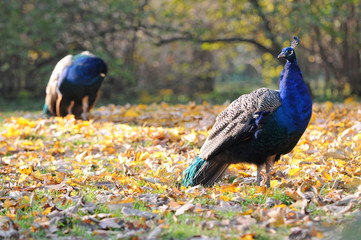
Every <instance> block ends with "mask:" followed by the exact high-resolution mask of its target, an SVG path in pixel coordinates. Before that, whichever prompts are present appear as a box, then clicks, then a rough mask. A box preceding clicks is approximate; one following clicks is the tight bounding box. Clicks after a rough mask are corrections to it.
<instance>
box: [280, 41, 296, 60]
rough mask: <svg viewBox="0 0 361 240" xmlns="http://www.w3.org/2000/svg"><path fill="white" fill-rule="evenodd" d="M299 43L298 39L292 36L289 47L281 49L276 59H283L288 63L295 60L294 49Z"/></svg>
mask: <svg viewBox="0 0 361 240" xmlns="http://www.w3.org/2000/svg"><path fill="white" fill-rule="evenodd" d="M299 43H300V39H299V38H298V37H296V36H293V40H292V43H291V47H286V48H284V49H282V52H281V53H280V54H279V55H278V58H285V59H287V60H288V61H290V62H292V61H294V60H296V52H295V50H294V48H295V47H296V46H297V44H299Z"/></svg>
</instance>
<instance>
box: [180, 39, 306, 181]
mask: <svg viewBox="0 0 361 240" xmlns="http://www.w3.org/2000/svg"><path fill="white" fill-rule="evenodd" d="M299 42H300V40H299V39H298V38H297V37H293V40H292V43H291V47H286V48H284V49H283V50H282V52H281V53H280V54H279V55H278V58H284V59H286V60H287V62H286V64H285V66H284V68H283V70H282V72H281V76H280V85H279V87H280V88H279V91H275V90H271V89H267V88H260V89H257V90H255V91H253V92H251V93H249V94H245V95H241V96H240V97H239V98H238V99H236V100H235V101H233V102H232V103H231V104H230V105H229V106H228V107H227V108H226V109H225V110H223V111H222V112H221V113H220V114H219V115H218V116H217V118H216V122H215V124H214V125H213V127H212V130H211V132H210V134H209V136H208V137H207V139H206V141H205V143H204V144H203V146H202V147H201V149H200V154H199V155H198V156H197V157H196V158H195V159H194V160H193V162H192V163H191V165H190V166H189V167H188V168H187V169H186V170H185V172H184V177H183V181H182V185H184V186H186V187H188V186H195V185H198V184H201V185H203V186H205V187H209V186H212V185H213V184H214V183H215V182H216V181H218V180H219V179H220V178H221V177H222V175H223V174H224V172H225V171H226V170H227V168H228V167H229V166H230V164H235V163H240V162H246V163H253V164H256V166H257V185H258V186H260V184H261V169H262V168H263V167H264V166H265V169H266V175H267V180H266V186H267V187H268V188H269V187H270V167H271V165H273V163H274V162H275V161H277V160H279V159H280V157H281V155H282V154H286V153H288V152H290V151H291V150H292V149H293V148H294V147H295V146H296V144H297V142H298V140H299V139H300V137H301V136H302V134H303V133H304V131H305V130H306V128H307V125H308V123H309V121H310V118H311V114H312V100H311V96H310V93H309V90H308V88H307V86H306V84H305V82H304V80H303V78H302V72H301V70H300V68H299V66H298V64H297V59H296V53H295V50H294V48H295V47H296V45H297V44H299Z"/></svg>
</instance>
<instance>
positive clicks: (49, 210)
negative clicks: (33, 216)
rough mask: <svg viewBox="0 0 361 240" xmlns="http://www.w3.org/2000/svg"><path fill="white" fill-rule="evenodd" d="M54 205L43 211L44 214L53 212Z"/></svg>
mask: <svg viewBox="0 0 361 240" xmlns="http://www.w3.org/2000/svg"><path fill="white" fill-rule="evenodd" d="M51 209H52V207H47V208H45V210H44V211H43V212H42V213H41V214H43V215H44V216H48V214H49V213H50V212H51Z"/></svg>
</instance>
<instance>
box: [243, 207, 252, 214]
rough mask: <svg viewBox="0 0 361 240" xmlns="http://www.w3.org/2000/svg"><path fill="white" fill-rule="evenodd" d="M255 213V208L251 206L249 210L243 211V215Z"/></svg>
mask: <svg viewBox="0 0 361 240" xmlns="http://www.w3.org/2000/svg"><path fill="white" fill-rule="evenodd" d="M252 213H253V209H252V208H250V209H248V210H247V211H245V212H243V213H242V215H251V214H252Z"/></svg>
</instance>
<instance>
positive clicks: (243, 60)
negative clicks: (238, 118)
mask: <svg viewBox="0 0 361 240" xmlns="http://www.w3.org/2000/svg"><path fill="white" fill-rule="evenodd" d="M360 5H361V3H360V1H357V0H342V1H341V0H317V1H310V0H306V1H297V0H296V1H292V0H288V1H279V0H267V1H264V0H250V1H244V0H227V1H225V0H213V1H209V0H197V1H194V0H182V1H180V0H163V1H162V0H137V1H134V0H102V1H89V0H77V1H75V0H62V1H40V0H18V1H11V0H3V1H1V2H0V12H1V14H0V43H1V44H0V75H1V78H0V99H1V100H0V101H1V102H0V108H3V110H6V109H7V108H11V106H12V103H14V104H15V105H16V107H17V108H19V107H20V108H25V109H26V108H30V109H35V108H39V109H41V104H42V102H43V99H44V96H45V87H46V84H47V81H48V79H49V76H50V74H51V71H52V69H53V68H54V66H55V64H56V63H57V61H59V60H60V59H61V58H62V57H64V56H66V55H67V54H69V53H71V54H77V53H80V52H81V51H84V50H89V51H92V52H93V53H95V54H96V55H98V56H100V57H101V58H103V59H104V60H105V61H106V63H107V64H108V68H109V75H108V78H107V79H106V81H105V82H104V84H103V86H102V89H101V92H102V95H101V98H100V100H101V101H100V102H99V103H98V105H99V104H104V103H115V104H124V103H126V102H130V103H150V102H161V101H166V102H170V103H177V102H181V103H185V102H188V101H196V102H200V101H203V100H208V101H211V102H212V103H223V102H224V101H225V100H233V99H235V98H236V97H238V96H239V95H240V94H242V93H246V92H249V91H251V90H253V89H255V88H258V87H261V86H265V87H270V88H273V89H277V88H278V86H277V85H278V78H279V75H280V72H281V70H282V67H283V62H282V61H279V60H278V59H277V55H278V54H279V53H280V51H281V49H282V48H283V47H286V46H289V44H290V40H291V37H292V35H297V36H298V37H299V38H300V39H301V45H300V46H299V48H298V49H297V57H298V58H297V59H298V62H299V65H300V66H301V68H302V71H303V74H304V79H305V80H306V82H307V83H308V85H309V86H310V87H311V89H312V94H313V96H314V98H315V99H317V100H325V99H327V100H330V99H331V100H332V99H334V100H340V99H343V98H345V97H348V96H350V95H354V96H361V60H360V56H361V36H360V35H361V26H360V24H361V19H360V18H361V8H360ZM34 101H35V103H36V104H34ZM19 103H20V104H19ZM29 103H31V104H29Z"/></svg>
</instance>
